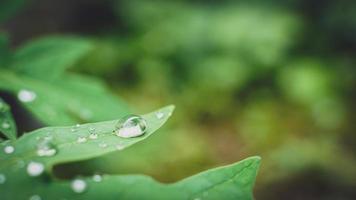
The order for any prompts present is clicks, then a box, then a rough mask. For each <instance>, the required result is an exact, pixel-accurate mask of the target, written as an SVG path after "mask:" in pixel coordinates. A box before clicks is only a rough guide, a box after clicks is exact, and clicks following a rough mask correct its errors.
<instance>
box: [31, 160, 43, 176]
mask: <svg viewBox="0 0 356 200" xmlns="http://www.w3.org/2000/svg"><path fill="white" fill-rule="evenodd" d="M43 171H44V165H43V164H42V163H39V162H35V161H31V162H30V163H29V164H28V165H27V174H28V175H30V176H39V175H41V174H42V173H43Z"/></svg>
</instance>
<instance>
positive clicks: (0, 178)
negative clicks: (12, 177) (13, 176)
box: [0, 174, 6, 184]
mask: <svg viewBox="0 0 356 200" xmlns="http://www.w3.org/2000/svg"><path fill="white" fill-rule="evenodd" d="M5 182H6V176H5V174H0V184H4V183H5Z"/></svg>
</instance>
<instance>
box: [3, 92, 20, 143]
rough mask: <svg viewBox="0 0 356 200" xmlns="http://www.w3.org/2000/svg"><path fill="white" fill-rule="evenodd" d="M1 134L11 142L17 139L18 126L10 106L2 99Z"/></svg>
mask: <svg viewBox="0 0 356 200" xmlns="http://www.w3.org/2000/svg"><path fill="white" fill-rule="evenodd" d="M0 132H1V133H3V134H4V135H5V136H6V137H7V138H9V139H11V140H15V139H16V132H17V130H16V125H15V122H14V119H13V118H12V114H11V111H10V106H9V105H8V104H7V103H6V102H5V101H4V100H2V99H1V98H0Z"/></svg>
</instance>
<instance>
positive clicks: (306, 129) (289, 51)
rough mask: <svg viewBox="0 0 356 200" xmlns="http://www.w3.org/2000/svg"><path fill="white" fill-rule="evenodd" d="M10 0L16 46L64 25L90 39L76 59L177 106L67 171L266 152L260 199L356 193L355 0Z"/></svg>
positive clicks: (157, 170) (164, 178) (154, 166)
mask: <svg viewBox="0 0 356 200" xmlns="http://www.w3.org/2000/svg"><path fill="white" fill-rule="evenodd" d="M12 2H13V5H12V6H11V7H7V8H6V9H4V7H3V8H1V6H0V15H7V14H8V13H9V12H13V11H16V13H15V14H13V15H12V16H11V17H8V19H7V21H6V22H5V23H3V24H1V25H0V29H1V31H5V32H7V34H8V36H9V38H10V41H11V46H12V48H13V49H16V48H17V47H19V46H20V45H22V44H25V43H26V42H28V41H31V40H33V39H35V38H40V37H43V36H47V35H53V34H55V35H68V34H69V35H76V36H80V37H83V38H87V39H90V40H91V41H92V42H93V43H94V48H93V50H92V51H91V52H90V53H89V54H88V55H86V56H85V57H83V58H82V59H81V60H80V61H79V62H78V63H76V65H75V66H73V67H72V68H71V69H70V70H72V71H75V72H78V73H83V74H90V75H92V76H96V77H100V78H101V79H102V80H104V81H105V82H106V83H107V85H108V86H109V87H110V89H111V91H113V93H116V94H117V95H118V96H120V97H121V98H122V99H124V100H125V101H126V102H127V103H128V104H129V105H130V107H131V108H132V109H133V110H135V111H136V112H138V113H145V112H148V111H151V110H154V109H156V108H159V107H161V106H164V105H167V104H175V105H176V112H175V114H174V115H173V117H172V118H171V120H170V122H169V123H168V124H166V125H165V126H164V128H162V129H161V130H160V131H159V133H158V134H155V135H154V136H152V137H151V138H149V139H147V140H146V141H144V142H142V143H140V144H139V145H136V146H133V147H131V148H129V149H128V150H127V151H124V152H120V153H113V154H110V155H107V156H105V157H102V158H98V159H94V160H90V161H85V162H81V163H72V164H69V165H63V166H59V167H58V171H59V172H58V173H59V174H61V176H63V178H66V177H70V176H74V175H77V174H82V175H86V174H91V173H93V172H95V171H100V172H103V173H115V174H132V173H143V174H148V175H151V176H153V177H154V178H155V179H157V180H159V181H161V182H167V183H169V182H174V181H177V180H179V179H182V178H184V177H187V176H190V175H193V174H195V173H197V172H200V171H203V170H206V169H209V168H212V167H216V166H221V165H224V164H230V163H233V162H236V161H239V160H241V159H243V158H246V157H248V156H251V155H260V156H261V157H262V166H261V169H260V172H259V175H258V178H257V183H256V187H255V192H254V193H255V197H256V199H356V190H355V188H356V152H355V151H356V134H355V130H356V123H355V114H354V113H355V112H356V107H355V103H354V102H356V87H355V86H356V68H355V64H356V57H355V56H356V1H348V0H338V1H332V0H324V1H321V0H300V1H298V0H287V1H282V0H252V1H244V0H241V1H233V0H194V1H188V0H170V1H167V0H155V1H150V0H32V1H25V0H13V1H12ZM0 5H1V3H0ZM64 81H65V80H64ZM98 103H99V104H100V102H98ZM19 126H21V125H19ZM20 128H21V127H20Z"/></svg>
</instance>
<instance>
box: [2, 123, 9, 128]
mask: <svg viewBox="0 0 356 200" xmlns="http://www.w3.org/2000/svg"><path fill="white" fill-rule="evenodd" d="M1 127H2V128H4V129H8V128H10V123H9V122H3V123H2V124H1Z"/></svg>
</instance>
